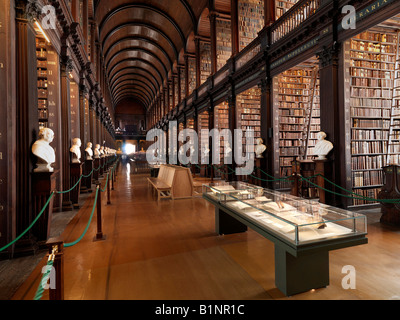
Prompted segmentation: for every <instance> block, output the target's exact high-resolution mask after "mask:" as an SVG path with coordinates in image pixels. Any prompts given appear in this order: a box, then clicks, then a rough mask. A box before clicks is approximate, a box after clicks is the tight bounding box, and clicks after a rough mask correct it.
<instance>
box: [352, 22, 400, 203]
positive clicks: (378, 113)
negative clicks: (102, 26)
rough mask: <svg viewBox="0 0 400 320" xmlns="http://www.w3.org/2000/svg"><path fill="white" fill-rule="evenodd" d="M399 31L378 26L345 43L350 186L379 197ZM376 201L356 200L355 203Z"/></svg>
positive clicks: (375, 197)
mask: <svg viewBox="0 0 400 320" xmlns="http://www.w3.org/2000/svg"><path fill="white" fill-rule="evenodd" d="M396 46H397V33H396V32H394V31H392V30H389V29H387V30H383V29H382V28H379V30H378V29H376V30H374V29H370V30H368V31H366V32H363V33H361V34H359V35H357V36H356V37H354V38H352V39H351V40H349V41H347V42H346V44H345V52H346V54H347V56H346V57H345V61H347V63H348V65H346V71H347V70H348V71H347V73H346V77H347V79H348V81H349V83H350V90H349V92H348V99H347V100H348V101H349V103H350V119H351V128H350V137H351V188H352V190H353V192H354V193H356V194H359V195H362V196H364V197H370V198H374V199H377V198H378V193H379V192H380V190H381V187H382V185H383V183H384V180H383V179H384V174H383V170H382V168H383V167H384V166H386V163H387V154H388V139H389V131H390V123H391V107H392V104H393V86H394V77H395V66H396V52H397V47H396ZM370 204H374V203H373V202H368V201H364V200H358V199H354V200H353V201H352V204H351V205H352V206H364V205H370Z"/></svg>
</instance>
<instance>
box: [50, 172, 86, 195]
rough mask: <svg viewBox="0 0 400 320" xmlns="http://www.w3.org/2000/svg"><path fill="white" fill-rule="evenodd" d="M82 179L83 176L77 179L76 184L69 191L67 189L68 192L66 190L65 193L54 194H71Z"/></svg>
mask: <svg viewBox="0 0 400 320" xmlns="http://www.w3.org/2000/svg"><path fill="white" fill-rule="evenodd" d="M82 178H83V176H81V177H80V178H79V179H78V182H77V183H76V184H75V185H74V186H73V187H72V188H71V189H69V190H67V191H56V193H57V194H66V193H69V192H72V191H73V190H74V189H75V188H76V187H77V186H78V185H79V183H80V182H81V181H82Z"/></svg>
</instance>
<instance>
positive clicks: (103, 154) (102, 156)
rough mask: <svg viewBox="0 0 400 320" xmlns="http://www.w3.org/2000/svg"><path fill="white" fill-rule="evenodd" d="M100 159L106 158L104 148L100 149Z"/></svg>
mask: <svg viewBox="0 0 400 320" xmlns="http://www.w3.org/2000/svg"><path fill="white" fill-rule="evenodd" d="M99 151H100V157H101V158H104V157H105V153H104V147H103V146H102V147H100V150H99Z"/></svg>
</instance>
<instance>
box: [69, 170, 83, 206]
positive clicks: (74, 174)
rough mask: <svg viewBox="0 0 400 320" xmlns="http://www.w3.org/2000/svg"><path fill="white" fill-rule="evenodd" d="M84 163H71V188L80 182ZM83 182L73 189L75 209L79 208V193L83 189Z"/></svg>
mask: <svg viewBox="0 0 400 320" xmlns="http://www.w3.org/2000/svg"><path fill="white" fill-rule="evenodd" d="M82 166H83V164H82V163H71V177H70V185H71V188H72V187H73V186H74V185H75V184H76V183H77V182H78V180H79V178H80V177H81V175H82ZM81 184H82V180H81V182H79V184H78V185H77V186H76V187H75V188H74V189H73V190H72V191H71V201H72V205H73V207H74V209H79V195H80V189H81Z"/></svg>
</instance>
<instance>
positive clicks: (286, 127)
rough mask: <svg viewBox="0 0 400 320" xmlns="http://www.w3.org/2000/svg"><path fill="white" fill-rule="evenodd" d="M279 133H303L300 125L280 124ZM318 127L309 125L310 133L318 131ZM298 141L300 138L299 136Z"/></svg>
mask: <svg viewBox="0 0 400 320" xmlns="http://www.w3.org/2000/svg"><path fill="white" fill-rule="evenodd" d="M279 127H280V130H281V131H289V132H290V131H298V132H301V131H303V129H304V127H303V126H302V125H297V124H291V125H289V124H280V125H279ZM319 130H320V126H319V125H311V131H319ZM299 139H300V136H299Z"/></svg>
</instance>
